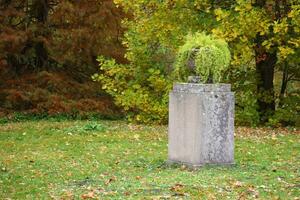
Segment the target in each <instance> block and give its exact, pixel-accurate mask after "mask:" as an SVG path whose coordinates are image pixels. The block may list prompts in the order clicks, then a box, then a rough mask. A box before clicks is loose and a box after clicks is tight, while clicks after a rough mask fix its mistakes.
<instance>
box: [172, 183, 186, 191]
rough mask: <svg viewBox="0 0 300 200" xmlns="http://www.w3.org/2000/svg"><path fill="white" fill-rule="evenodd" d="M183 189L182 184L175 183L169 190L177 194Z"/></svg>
mask: <svg viewBox="0 0 300 200" xmlns="http://www.w3.org/2000/svg"><path fill="white" fill-rule="evenodd" d="M183 187H184V186H183V185H182V184H180V183H176V184H175V185H174V186H172V187H171V188H170V190H171V191H173V192H178V191H181V190H182V189H183Z"/></svg>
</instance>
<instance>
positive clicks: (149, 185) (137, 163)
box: [0, 121, 300, 199]
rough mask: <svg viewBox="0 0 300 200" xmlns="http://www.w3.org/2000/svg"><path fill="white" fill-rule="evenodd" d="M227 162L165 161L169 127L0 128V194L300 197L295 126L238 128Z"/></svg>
mask: <svg viewBox="0 0 300 200" xmlns="http://www.w3.org/2000/svg"><path fill="white" fill-rule="evenodd" d="M235 138H236V140H235V159H236V165H234V166H232V167H216V166H208V167H204V168H201V169H200V170H197V171H195V170H194V171H193V170H190V169H187V168H185V167H184V166H167V165H166V164H165V160H166V158H167V127H165V126H136V125H130V124H126V123H125V122H122V121H97V122H89V121H63V122H54V121H38V122H36V121H35V122H21V123H7V124H3V125H1V126H0V199H89V198H91V199H92V198H94V199H255V198H259V199H299V197H300V132H299V131H296V130H290V131H289V130H286V129H276V130H272V129H267V128H264V129H250V128H243V127H239V128H237V129H236V137H235Z"/></svg>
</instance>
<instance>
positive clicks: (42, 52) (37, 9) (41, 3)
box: [32, 0, 49, 69]
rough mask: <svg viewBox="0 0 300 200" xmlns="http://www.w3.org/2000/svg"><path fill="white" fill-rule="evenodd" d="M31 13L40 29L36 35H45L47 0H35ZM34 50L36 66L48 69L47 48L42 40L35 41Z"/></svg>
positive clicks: (47, 11)
mask: <svg viewBox="0 0 300 200" xmlns="http://www.w3.org/2000/svg"><path fill="white" fill-rule="evenodd" d="M32 12H33V15H34V17H35V18H36V19H37V21H38V23H39V24H38V26H39V27H40V31H39V32H38V35H40V36H42V37H45V36H46V34H47V33H46V32H47V30H46V29H47V27H46V24H47V20H48V14H49V0H35V1H34V4H33V10H32ZM34 47H35V52H36V57H37V58H36V68H37V69H43V68H46V69H48V50H47V47H46V45H45V43H44V41H42V40H40V41H37V42H36V43H35V45H34Z"/></svg>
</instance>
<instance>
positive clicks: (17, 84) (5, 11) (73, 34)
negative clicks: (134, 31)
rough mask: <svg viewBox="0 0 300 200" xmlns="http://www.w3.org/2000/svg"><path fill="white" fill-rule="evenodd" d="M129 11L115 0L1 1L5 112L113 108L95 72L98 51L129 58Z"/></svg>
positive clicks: (0, 56) (2, 107) (0, 49)
mask: <svg viewBox="0 0 300 200" xmlns="http://www.w3.org/2000/svg"><path fill="white" fill-rule="evenodd" d="M124 16H125V14H124V13H123V12H122V10H121V9H119V8H117V7H116V6H115V5H114V3H113V2H112V0H91V1H73V0H69V1H63V0H25V1H24V0H10V1H0V77H1V81H0V88H1V90H0V102H1V103H0V110H1V111H2V115H7V114H8V113H11V112H26V113H37V114H43V113H46V114H49V115H54V114H78V113H79V114H81V113H88V112H98V113H102V114H109V113H111V112H114V110H116V107H115V106H113V103H112V100H111V99H110V98H109V97H108V96H107V95H106V94H104V93H103V92H101V90H100V92H99V87H98V86H97V85H96V84H95V83H93V82H92V80H91V78H90V76H91V75H92V74H93V73H94V72H95V71H96V69H97V61H96V57H97V55H105V56H108V57H113V58H115V59H116V60H118V62H126V60H125V59H124V56H123V55H124V51H125V49H124V47H123V46H122V44H121V38H122V36H123V32H124V30H123V28H122V27H121V19H122V18H123V17H124ZM99 93H100V94H99Z"/></svg>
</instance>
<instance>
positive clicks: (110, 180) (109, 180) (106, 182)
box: [105, 176, 116, 185]
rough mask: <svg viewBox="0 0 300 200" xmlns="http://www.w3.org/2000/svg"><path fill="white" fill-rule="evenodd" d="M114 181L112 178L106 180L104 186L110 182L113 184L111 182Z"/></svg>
mask: <svg viewBox="0 0 300 200" xmlns="http://www.w3.org/2000/svg"><path fill="white" fill-rule="evenodd" d="M115 180H116V177H115V176H113V177H111V178H110V179H108V180H107V181H105V185H108V184H110V183H111V182H113V181H115Z"/></svg>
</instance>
